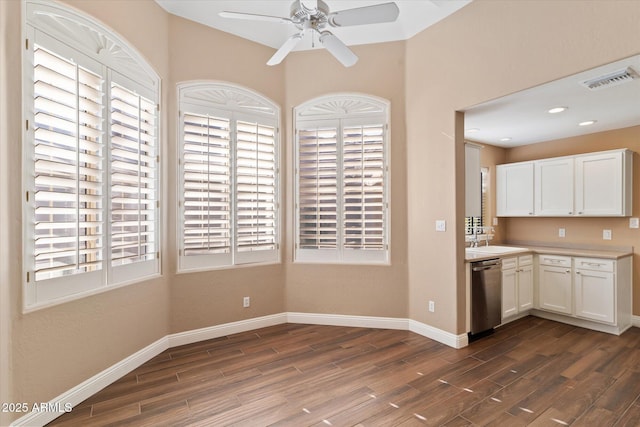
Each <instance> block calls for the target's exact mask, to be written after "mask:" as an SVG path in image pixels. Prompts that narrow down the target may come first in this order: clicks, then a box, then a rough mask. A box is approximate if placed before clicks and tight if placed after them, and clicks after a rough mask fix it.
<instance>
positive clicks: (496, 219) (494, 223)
mask: <svg viewBox="0 0 640 427" xmlns="http://www.w3.org/2000/svg"><path fill="white" fill-rule="evenodd" d="M493 225H494V226H495V225H498V218H493Z"/></svg>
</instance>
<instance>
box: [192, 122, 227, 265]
mask: <svg viewBox="0 0 640 427" xmlns="http://www.w3.org/2000/svg"><path fill="white" fill-rule="evenodd" d="M182 126H183V147H182V165H183V166H182V170H183V172H182V173H183V176H182V182H183V184H182V185H183V190H184V192H183V194H184V200H183V218H182V224H183V228H182V241H183V249H182V251H183V254H184V256H186V257H190V256H199V255H200V256H202V255H205V256H210V255H215V254H230V253H231V176H230V174H231V151H230V142H231V141H230V137H231V135H230V132H231V129H230V121H229V120H228V119H225V118H219V117H213V116H208V115H201V114H191V113H184V115H183V122H182ZM218 258H220V257H218ZM224 259H227V260H228V259H230V258H229V257H228V256H225V257H224ZM227 262H228V261H227Z"/></svg>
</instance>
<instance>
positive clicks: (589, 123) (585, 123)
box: [578, 120, 597, 126]
mask: <svg viewBox="0 0 640 427" xmlns="http://www.w3.org/2000/svg"><path fill="white" fill-rule="evenodd" d="M595 122H597V120H587V121H586V122H580V123H578V126H590V125H592V124H594V123H595Z"/></svg>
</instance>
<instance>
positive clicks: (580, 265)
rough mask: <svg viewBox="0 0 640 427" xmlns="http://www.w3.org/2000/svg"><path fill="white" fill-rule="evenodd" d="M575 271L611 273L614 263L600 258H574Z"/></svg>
mask: <svg viewBox="0 0 640 427" xmlns="http://www.w3.org/2000/svg"><path fill="white" fill-rule="evenodd" d="M574 262H575V268H576V270H591V271H609V272H613V269H614V267H615V261H614V260H611V259H601V258H574Z"/></svg>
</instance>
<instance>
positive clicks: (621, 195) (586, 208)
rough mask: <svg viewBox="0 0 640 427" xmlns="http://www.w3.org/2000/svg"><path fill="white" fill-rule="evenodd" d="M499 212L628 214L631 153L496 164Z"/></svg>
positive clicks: (572, 214)
mask: <svg viewBox="0 0 640 427" xmlns="http://www.w3.org/2000/svg"><path fill="white" fill-rule="evenodd" d="M496 170H497V174H496V175H497V176H496V193H497V194H496V205H497V206H496V210H497V215H498V216H554V217H560V216H593V217H596V216H631V215H632V210H631V208H632V195H631V194H632V178H633V152H632V151H629V150H625V149H621V150H611V151H602V152H598V153H591V154H580V155H576V156H567V157H557V158H551V159H544V160H536V161H530V162H521V163H510V164H506V165H498V166H497V167H496Z"/></svg>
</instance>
